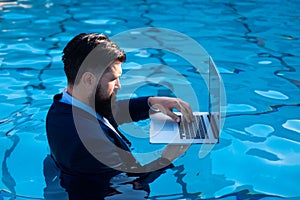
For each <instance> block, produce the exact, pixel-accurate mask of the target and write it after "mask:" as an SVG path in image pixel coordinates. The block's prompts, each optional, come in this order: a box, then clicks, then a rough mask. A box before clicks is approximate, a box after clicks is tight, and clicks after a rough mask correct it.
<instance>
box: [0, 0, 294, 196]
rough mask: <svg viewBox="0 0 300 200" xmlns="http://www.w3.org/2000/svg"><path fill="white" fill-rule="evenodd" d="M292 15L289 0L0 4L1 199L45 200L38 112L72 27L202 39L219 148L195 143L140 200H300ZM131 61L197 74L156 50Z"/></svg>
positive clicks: (58, 79)
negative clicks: (217, 95)
mask: <svg viewBox="0 0 300 200" xmlns="http://www.w3.org/2000/svg"><path fill="white" fill-rule="evenodd" d="M299 8H300V6H299V4H298V1H297V0H288V1H281V0H275V1H269V0H261V1H243V2H238V1H230V0H228V1H225V0H224V1H222V0H218V1H197V0H190V1H188V0H186V1H171V0H167V1H156V0H149V1H148V0H145V1H142V0H141V1H139V0H133V1H129V2H126V3H125V2H123V1H119V0H112V1H107V2H101V3H100V2H95V1H91V0H87V1H71V0H69V1H67V0H65V1H57V0H53V1H51V0H46V1H32V0H31V1H29V0H28V1H27V0H22V1H1V2H0V11H1V13H0V23H1V33H0V38H1V40H0V75H1V76H0V79H1V81H0V86H1V93H0V108H1V109H0V110H1V112H0V150H1V151H0V160H1V164H2V167H1V177H2V179H1V181H0V189H1V193H0V199H14V196H15V194H16V195H17V196H16V199H43V188H44V187H45V183H44V177H43V160H44V158H45V156H46V155H47V153H48V152H49V148H48V146H47V141H46V136H45V115H46V112H47V110H48V107H49V105H50V103H51V102H52V96H53V95H54V94H56V93H58V92H59V91H61V90H62V89H63V88H64V87H65V86H66V80H65V78H64V74H63V70H62V63H61V61H60V60H61V51H62V48H63V47H64V46H65V44H66V42H67V41H68V40H69V39H71V38H72V37H73V36H74V35H76V34H78V33H79V32H104V33H106V34H107V35H109V36H113V35H115V34H118V33H121V32H122V31H127V30H129V29H134V28H139V27H149V26H153V27H164V28H168V29H171V30H176V31H178V32H181V33H183V34H186V35H188V36H189V37H191V38H193V39H194V40H196V41H197V42H199V43H200V44H201V45H202V46H203V47H204V48H205V49H206V51H207V52H208V53H209V54H210V55H211V56H212V57H213V58H214V61H215V63H216V65H217V66H218V69H219V71H220V72H221V75H222V79H223V82H224V86H225V90H226V96H227V107H226V110H227V116H226V119H225V123H224V127H223V131H222V134H221V140H220V143H219V144H218V145H216V146H215V147H214V149H213V151H211V152H210V153H209V154H208V155H207V156H205V157H204V158H200V157H199V149H200V146H199V145H193V146H192V147H191V148H190V149H189V150H188V151H187V152H186V154H185V155H184V156H182V157H181V158H179V159H178V160H176V162H175V168H174V169H172V170H169V171H167V172H166V174H164V175H163V176H161V177H160V178H159V179H157V180H156V181H155V182H153V183H152V184H151V185H150V187H151V193H150V197H149V199H197V198H198V199H199V198H201V199H226V200H229V199H230V200H231V199H282V198H286V199H289V198H290V199H300V192H299V190H298V189H297V188H298V187H297V186H298V185H299V183H300V170H299V169H300V159H299V156H300V145H299V144H300V115H299V112H300V90H299V88H300V78H299V77H300V62H299V60H300V59H299V52H300V45H299V43H300V40H299V38H300V35H299V33H300V28H299V22H300V11H299V10H300V9H299ZM128 62H129V64H127V65H125V66H124V67H125V70H126V69H127V70H130V69H133V68H134V67H135V66H136V65H135V64H147V63H162V64H164V65H168V66H172V67H174V68H175V69H177V70H181V72H182V73H183V74H184V75H185V77H187V78H188V80H189V81H190V82H192V83H194V84H196V83H197V81H199V79H201V76H200V75H199V74H198V75H197V73H195V70H193V68H192V67H191V66H190V65H189V64H188V63H186V62H185V61H184V60H181V59H179V58H178V57H176V56H174V55H171V54H167V53H165V52H160V51H156V50H155V49H154V50H153V49H141V50H140V51H137V52H133V53H132V54H130V57H129V60H128ZM176 67H177V68H176ZM147 73H148V72H147ZM134 75H135V76H136V74H131V76H130V74H127V77H126V78H124V80H122V81H123V85H126V84H128V85H129V83H130V82H131V81H132V80H137V79H136V78H137V77H134ZM143 76H146V72H145V74H143V71H142V72H141V77H140V78H141V79H143ZM133 78H134V79H133ZM161 78H164V77H161ZM152 89H153V88H152V87H150V88H146V89H144V88H142V89H141V90H140V91H139V94H141V95H142V94H143V92H145V91H146V93H151V92H152V91H153V90H152ZM162 91H164V90H162ZM125 93H126V92H125ZM139 125H142V124H139ZM147 126H148V123H147V122H145V124H144V129H145V130H147ZM133 139H134V138H133ZM144 139H145V140H143V142H141V143H137V144H136V148H137V149H139V148H142V147H143V145H145V143H146V142H145V141H146V139H147V138H146V136H145V138H144ZM139 145H140V146H139ZM166 185H168V187H166ZM293 197H294V198H293Z"/></svg>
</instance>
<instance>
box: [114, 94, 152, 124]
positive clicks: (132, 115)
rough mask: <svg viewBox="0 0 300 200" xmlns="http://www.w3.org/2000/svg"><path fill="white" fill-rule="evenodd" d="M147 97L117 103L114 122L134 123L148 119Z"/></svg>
mask: <svg viewBox="0 0 300 200" xmlns="http://www.w3.org/2000/svg"><path fill="white" fill-rule="evenodd" d="M148 98H149V97H139V98H133V99H130V100H120V101H118V102H117V106H118V110H117V113H116V114H115V120H116V122H117V123H118V124H122V123H126V122H133V121H134V122H136V121H139V120H144V119H147V118H149V109H150V107H149V104H148Z"/></svg>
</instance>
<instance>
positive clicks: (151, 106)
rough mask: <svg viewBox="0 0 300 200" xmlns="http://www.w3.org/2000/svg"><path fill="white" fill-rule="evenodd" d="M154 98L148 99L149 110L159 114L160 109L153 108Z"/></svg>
mask: <svg viewBox="0 0 300 200" xmlns="http://www.w3.org/2000/svg"><path fill="white" fill-rule="evenodd" d="M153 98H154V97H149V98H148V106H149V108H150V109H151V110H152V111H154V112H159V109H158V108H155V107H154V106H153V104H154V103H153Z"/></svg>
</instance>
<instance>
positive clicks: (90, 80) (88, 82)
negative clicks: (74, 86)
mask: <svg viewBox="0 0 300 200" xmlns="http://www.w3.org/2000/svg"><path fill="white" fill-rule="evenodd" d="M81 82H82V84H83V86H84V87H85V88H86V89H94V88H95V86H96V84H97V79H96V77H95V75H94V74H92V73H91V72H84V73H83V74H82V77H81Z"/></svg>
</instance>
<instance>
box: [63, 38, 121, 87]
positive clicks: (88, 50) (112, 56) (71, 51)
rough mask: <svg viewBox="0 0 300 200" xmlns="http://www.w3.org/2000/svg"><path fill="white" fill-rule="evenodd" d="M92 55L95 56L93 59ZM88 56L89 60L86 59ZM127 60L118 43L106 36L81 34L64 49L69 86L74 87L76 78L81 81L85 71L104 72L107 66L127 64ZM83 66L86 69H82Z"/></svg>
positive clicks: (65, 69)
mask: <svg viewBox="0 0 300 200" xmlns="http://www.w3.org/2000/svg"><path fill="white" fill-rule="evenodd" d="M92 53H93V54H94V56H92V59H91V58H90V57H91V56H90V55H91V54H92ZM88 56H89V59H86V58H87V57H88ZM87 60H89V61H87ZM91 60H92V61H91ZM125 60H126V54H125V53H124V51H123V50H121V49H120V48H119V46H118V45H117V44H116V43H114V42H112V41H111V40H110V39H109V38H108V37H107V36H106V35H104V34H96V33H91V34H87V33H80V34H79V35H77V36H75V37H74V38H73V39H72V40H70V42H69V43H68V44H67V45H66V47H65V48H64V50H63V56H62V61H63V63H64V71H65V74H66V76H67V79H68V84H72V85H74V84H75V80H76V76H78V77H77V78H79V79H80V78H81V75H82V74H83V73H84V72H85V71H88V70H91V71H96V70H98V71H99V70H102V71H103V70H105V69H106V68H107V67H108V66H107V65H109V64H112V63H113V62H115V61H120V62H125ZM82 65H86V67H83V68H82V67H81V66H82ZM97 68H98V69H97ZM99 68H103V69H99Z"/></svg>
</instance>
